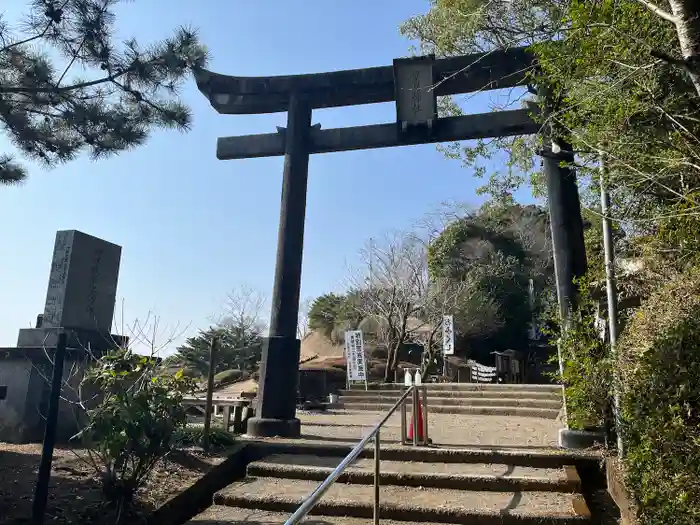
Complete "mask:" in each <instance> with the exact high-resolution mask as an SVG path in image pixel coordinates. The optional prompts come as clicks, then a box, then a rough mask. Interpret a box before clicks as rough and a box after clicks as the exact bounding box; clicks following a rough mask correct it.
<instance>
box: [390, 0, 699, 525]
mask: <svg viewBox="0 0 700 525" xmlns="http://www.w3.org/2000/svg"><path fill="white" fill-rule="evenodd" d="M402 31H403V33H404V34H405V35H406V36H408V37H410V38H412V39H416V40H418V41H419V42H420V47H421V51H422V52H431V53H435V54H436V55H438V56H450V55H455V54H461V53H470V52H488V51H491V50H495V49H504V48H509V47H516V46H529V47H530V49H531V50H532V52H533V53H534V54H535V56H536V58H537V60H538V64H539V67H538V68H537V69H533V70H532V71H531V72H530V75H531V77H530V85H529V86H528V90H522V91H520V92H518V91H517V90H514V92H512V93H510V96H509V97H507V98H508V100H509V104H510V106H511V107H518V106H519V105H520V104H521V100H522V99H523V98H530V99H533V98H534V94H535V92H536V86H540V87H544V88H546V91H545V92H547V93H548V94H549V97H550V99H549V101H550V102H555V103H556V105H557V106H556V110H555V111H554V112H553V113H551V114H550V115H549V117H548V119H547V121H546V122H544V121H543V123H546V124H547V125H548V126H551V127H552V129H553V130H554V132H555V135H557V136H558V137H559V142H558V144H560V145H564V146H565V147H567V148H568V147H569V146H570V148H571V152H572V153H573V154H574V155H575V157H574V158H575V161H574V164H575V166H574V167H575V169H576V172H577V176H578V187H579V193H580V195H581V201H582V208H583V210H582V211H583V215H584V217H585V219H587V221H588V222H589V223H590V224H591V227H590V228H589V229H588V231H587V232H586V250H587V258H588V268H589V269H588V272H587V274H586V275H585V276H584V277H583V278H582V279H581V280H580V282H579V283H578V284H579V288H580V297H579V300H578V304H579V308H578V311H577V312H575V314H574V315H573V317H572V321H571V325H570V326H569V327H568V329H567V330H566V331H565V332H564V337H563V339H562V341H561V349H562V356H563V359H564V376H563V377H562V378H561V379H562V381H563V382H564V384H565V386H566V395H567V412H568V416H569V417H568V420H569V424H570V425H571V427H572V428H585V427H586V426H587V425H591V424H593V425H594V426H596V425H599V424H601V423H602V422H603V421H605V420H606V418H607V416H606V410H608V409H609V407H610V403H611V399H612V398H613V396H614V394H615V393H617V394H619V395H620V403H621V414H620V421H619V422H618V425H617V430H618V431H619V432H620V434H621V437H622V443H623V447H624V449H623V450H621V451H619V452H620V454H621V456H622V460H623V466H624V469H623V470H624V475H625V479H626V483H627V488H628V490H629V491H630V492H631V494H632V495H633V497H634V500H635V503H636V504H637V506H638V514H639V516H638V517H639V521H640V523H641V524H642V525H652V524H653V525H671V524H674V525H690V524H691V523H697V522H698V520H700V506H699V505H698V502H700V483H698V480H697V472H698V464H699V463H698V462H700V447H699V446H698V443H700V431H699V430H698V429H699V428H700V427H699V426H698V412H697V406H698V405H697V399H698V396H699V395H700V392H699V391H698V385H699V384H700V381H699V378H700V375H699V374H700V372H698V367H699V366H700V354H699V353H698V352H697V344H696V340H697V337H698V335H700V331H699V330H698V328H697V326H696V324H695V323H694V322H693V319H695V318H697V310H696V306H697V305H696V300H695V299H696V298H695V295H696V290H697V289H696V286H697V277H696V274H697V267H698V263H700V259H699V258H698V254H699V253H700V241H699V239H700V237H698V233H697V232H698V231H699V228H698V226H699V217H700V215H699V214H698V211H697V210H698V202H697V201H698V180H699V178H700V158H699V157H698V152H699V151H700V149H699V148H698V145H699V144H700V84H699V83H698V78H700V77H699V74H700V69H699V68H698V64H699V63H700V5H698V3H697V2H690V1H684V0H678V1H676V0H662V1H658V2H649V1H646V0H619V1H596V2H591V1H582V0H553V1H541V0H522V1H510V0H495V1H489V2H485V1H484V2H482V1H473V0H433V1H431V3H430V9H429V11H428V13H426V14H424V15H418V16H415V17H413V18H412V19H410V20H408V21H406V23H405V24H404V25H403V27H402ZM528 91H529V93H528ZM460 102H461V101H460V100H458V99H446V100H442V101H441V108H442V112H443V114H458V113H460V112H462V111H463V109H462V108H461V107H460ZM501 106H502V104H501ZM536 118H540V119H541V118H542V117H541V116H539V117H536ZM543 146H545V145H542V144H540V143H538V140H537V139H536V138H534V137H529V138H522V137H518V138H507V139H501V140H490V141H477V142H475V143H466V144H451V145H449V146H448V147H445V148H443V151H444V152H445V154H446V155H447V157H449V158H453V159H458V160H460V161H461V162H463V163H464V164H465V165H466V166H468V167H470V168H471V169H472V170H473V171H474V172H475V173H476V175H477V176H481V177H483V179H484V184H483V186H482V190H481V191H482V192H484V193H486V194H488V195H490V196H491V198H492V199H493V202H503V201H507V200H508V199H509V198H510V197H511V195H512V194H513V192H514V191H516V190H517V189H518V188H520V187H521V186H522V185H523V184H526V183H529V184H530V185H531V186H532V188H533V190H534V192H535V194H536V195H538V196H544V195H545V188H544V183H543V176H542V173H541V170H540V163H539V161H538V155H537V153H538V152H539V151H540V149H541V148H542V147H543ZM502 152H505V155H506V164H505V169H496V170H490V169H489V166H490V165H492V164H493V161H494V160H496V159H499V158H500V157H499V156H500V155H502ZM600 184H604V185H605V186H606V187H607V189H608V191H609V193H610V206H609V210H608V217H609V219H610V220H611V221H612V222H613V225H614V232H613V241H614V250H615V252H616V256H617V259H618V264H617V266H616V267H617V271H618V281H619V282H618V286H619V296H620V299H621V302H620V304H621V307H623V309H622V310H621V312H620V323H619V325H620V328H621V337H620V340H619V344H618V348H616V349H612V348H611V345H610V342H609V340H608V339H602V340H601V338H600V335H601V326H604V324H605V322H604V320H605V308H606V307H605V291H604V290H605V281H604V277H605V274H604V261H603V251H602V242H601V235H600V224H601V205H600V202H601V201H600ZM516 259H517V257H516ZM450 261H451V260H450ZM631 263H633V264H631ZM553 321H554V322H555V323H557V322H559V321H560V320H559V319H558V318H557V317H556V316H554V317H553ZM601 321H602V323H601ZM602 331H603V333H607V331H606V330H602ZM607 335H608V336H609V333H607ZM614 350H616V351H614Z"/></svg>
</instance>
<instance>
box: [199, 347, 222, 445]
mask: <svg viewBox="0 0 700 525" xmlns="http://www.w3.org/2000/svg"><path fill="white" fill-rule="evenodd" d="M218 344H219V341H218V339H217V338H216V337H212V338H211V343H210V344H209V375H208V377H207V403H206V405H205V406H204V435H203V436H202V448H203V449H204V450H209V444H210V440H209V432H210V430H211V407H212V398H213V397H214V372H215V371H216V350H217V347H218ZM227 430H228V429H227Z"/></svg>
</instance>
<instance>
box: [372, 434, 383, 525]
mask: <svg viewBox="0 0 700 525" xmlns="http://www.w3.org/2000/svg"><path fill="white" fill-rule="evenodd" d="M379 435H380V432H379V431H377V433H376V434H375V436H374V525H379V481H380V475H381V468H380V461H381V459H380V456H379V449H380V447H379V445H380V442H379Z"/></svg>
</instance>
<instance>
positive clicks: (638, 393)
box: [619, 270, 700, 525]
mask: <svg viewBox="0 0 700 525" xmlns="http://www.w3.org/2000/svg"><path fill="white" fill-rule="evenodd" d="M619 368H620V374H621V383H622V389H621V405H622V417H623V439H624V443H625V445H626V456H625V458H624V466H625V471H626V481H627V484H628V487H629V489H630V491H631V492H632V494H633V496H634V498H635V500H636V503H637V505H638V507H639V514H640V522H641V524H642V525H691V524H694V525H697V524H698V523H700V271H698V270H693V271H691V272H689V273H687V274H685V275H681V276H680V277H677V278H674V279H673V280H671V281H670V282H669V283H668V284H666V285H665V286H664V287H663V288H661V289H660V290H659V291H658V292H657V293H655V294H653V295H652V296H651V297H650V298H649V299H648V300H647V301H646V302H645V303H644V305H643V306H642V308H640V309H639V310H638V311H637V312H636V314H635V315H634V316H633V317H632V319H631V321H630V323H629V325H628V327H627V329H626V330H625V334H624V336H623V338H622V341H621V345H620V352H619Z"/></svg>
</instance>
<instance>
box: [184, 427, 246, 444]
mask: <svg viewBox="0 0 700 525" xmlns="http://www.w3.org/2000/svg"><path fill="white" fill-rule="evenodd" d="M203 438H204V427H202V426H196V427H195V426H187V427H184V428H179V429H177V430H176V431H175V432H173V438H172V445H173V446H174V447H177V448H182V447H197V446H200V445H201V444H202V441H203ZM235 443H236V436H235V435H234V434H233V433H232V432H229V431H227V430H224V429H223V428H211V429H209V444H210V445H211V446H212V447H221V448H223V447H230V446H232V445H234V444H235Z"/></svg>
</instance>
